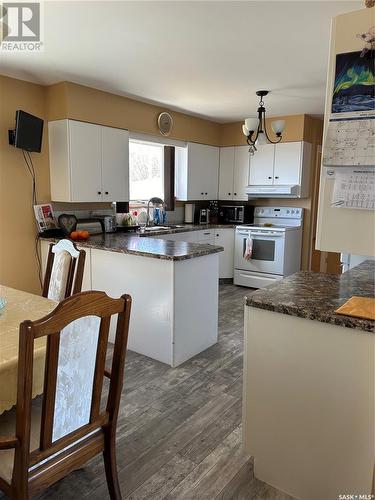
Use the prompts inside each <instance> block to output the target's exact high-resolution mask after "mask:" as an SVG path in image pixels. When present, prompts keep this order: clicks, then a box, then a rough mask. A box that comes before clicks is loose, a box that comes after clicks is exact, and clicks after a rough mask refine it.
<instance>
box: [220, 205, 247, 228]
mask: <svg viewBox="0 0 375 500" xmlns="http://www.w3.org/2000/svg"><path fill="white" fill-rule="evenodd" d="M253 220H254V206H252V205H220V207H219V223H220V224H245V223H247V224H250V223H251V222H253Z"/></svg>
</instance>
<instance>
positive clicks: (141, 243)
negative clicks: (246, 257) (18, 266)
mask: <svg viewBox="0 0 375 500" xmlns="http://www.w3.org/2000/svg"><path fill="white" fill-rule="evenodd" d="M154 236H155V235H154ZM40 239H42V240H47V241H51V242H57V241H58V240H59V239H61V238H43V237H41V238H40ZM75 243H77V244H78V245H79V246H80V247H83V248H95V249H97V250H107V251H111V252H118V253H125V254H131V255H138V256H140V257H151V258H154V259H162V260H173V261H179V260H187V259H194V258H196V257H202V256H204V255H210V254H213V253H218V252H222V251H224V248H223V247H221V246H217V245H208V244H207V245H206V244H201V243H188V242H185V241H167V240H161V239H157V238H141V237H140V236H139V235H129V234H125V233H103V234H98V235H92V236H90V238H89V239H88V240H87V241H82V240H80V241H76V242H75Z"/></svg>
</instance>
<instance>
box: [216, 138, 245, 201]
mask: <svg viewBox="0 0 375 500" xmlns="http://www.w3.org/2000/svg"><path fill="white" fill-rule="evenodd" d="M249 166H250V155H249V147H248V146H230V147H223V148H220V170H219V200H233V201H235V200H238V201H247V199H248V196H247V194H246V190H245V188H246V186H247V185H248V184H249Z"/></svg>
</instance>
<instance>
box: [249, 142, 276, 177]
mask: <svg viewBox="0 0 375 500" xmlns="http://www.w3.org/2000/svg"><path fill="white" fill-rule="evenodd" d="M274 161H275V145H274V144H264V145H262V146H257V151H255V154H254V155H253V156H251V158H250V182H249V184H250V185H251V186H265V185H267V184H272V183H273V165H274Z"/></svg>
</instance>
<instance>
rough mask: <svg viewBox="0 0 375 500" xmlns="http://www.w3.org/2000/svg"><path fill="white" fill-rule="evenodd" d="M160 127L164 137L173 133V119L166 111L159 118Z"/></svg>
mask: <svg viewBox="0 0 375 500" xmlns="http://www.w3.org/2000/svg"><path fill="white" fill-rule="evenodd" d="M158 127H159V130H160V133H161V134H162V135H169V134H170V133H171V130H172V127H173V118H172V116H171V115H170V114H169V113H167V112H166V111H163V113H160V115H159V116H158Z"/></svg>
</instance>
